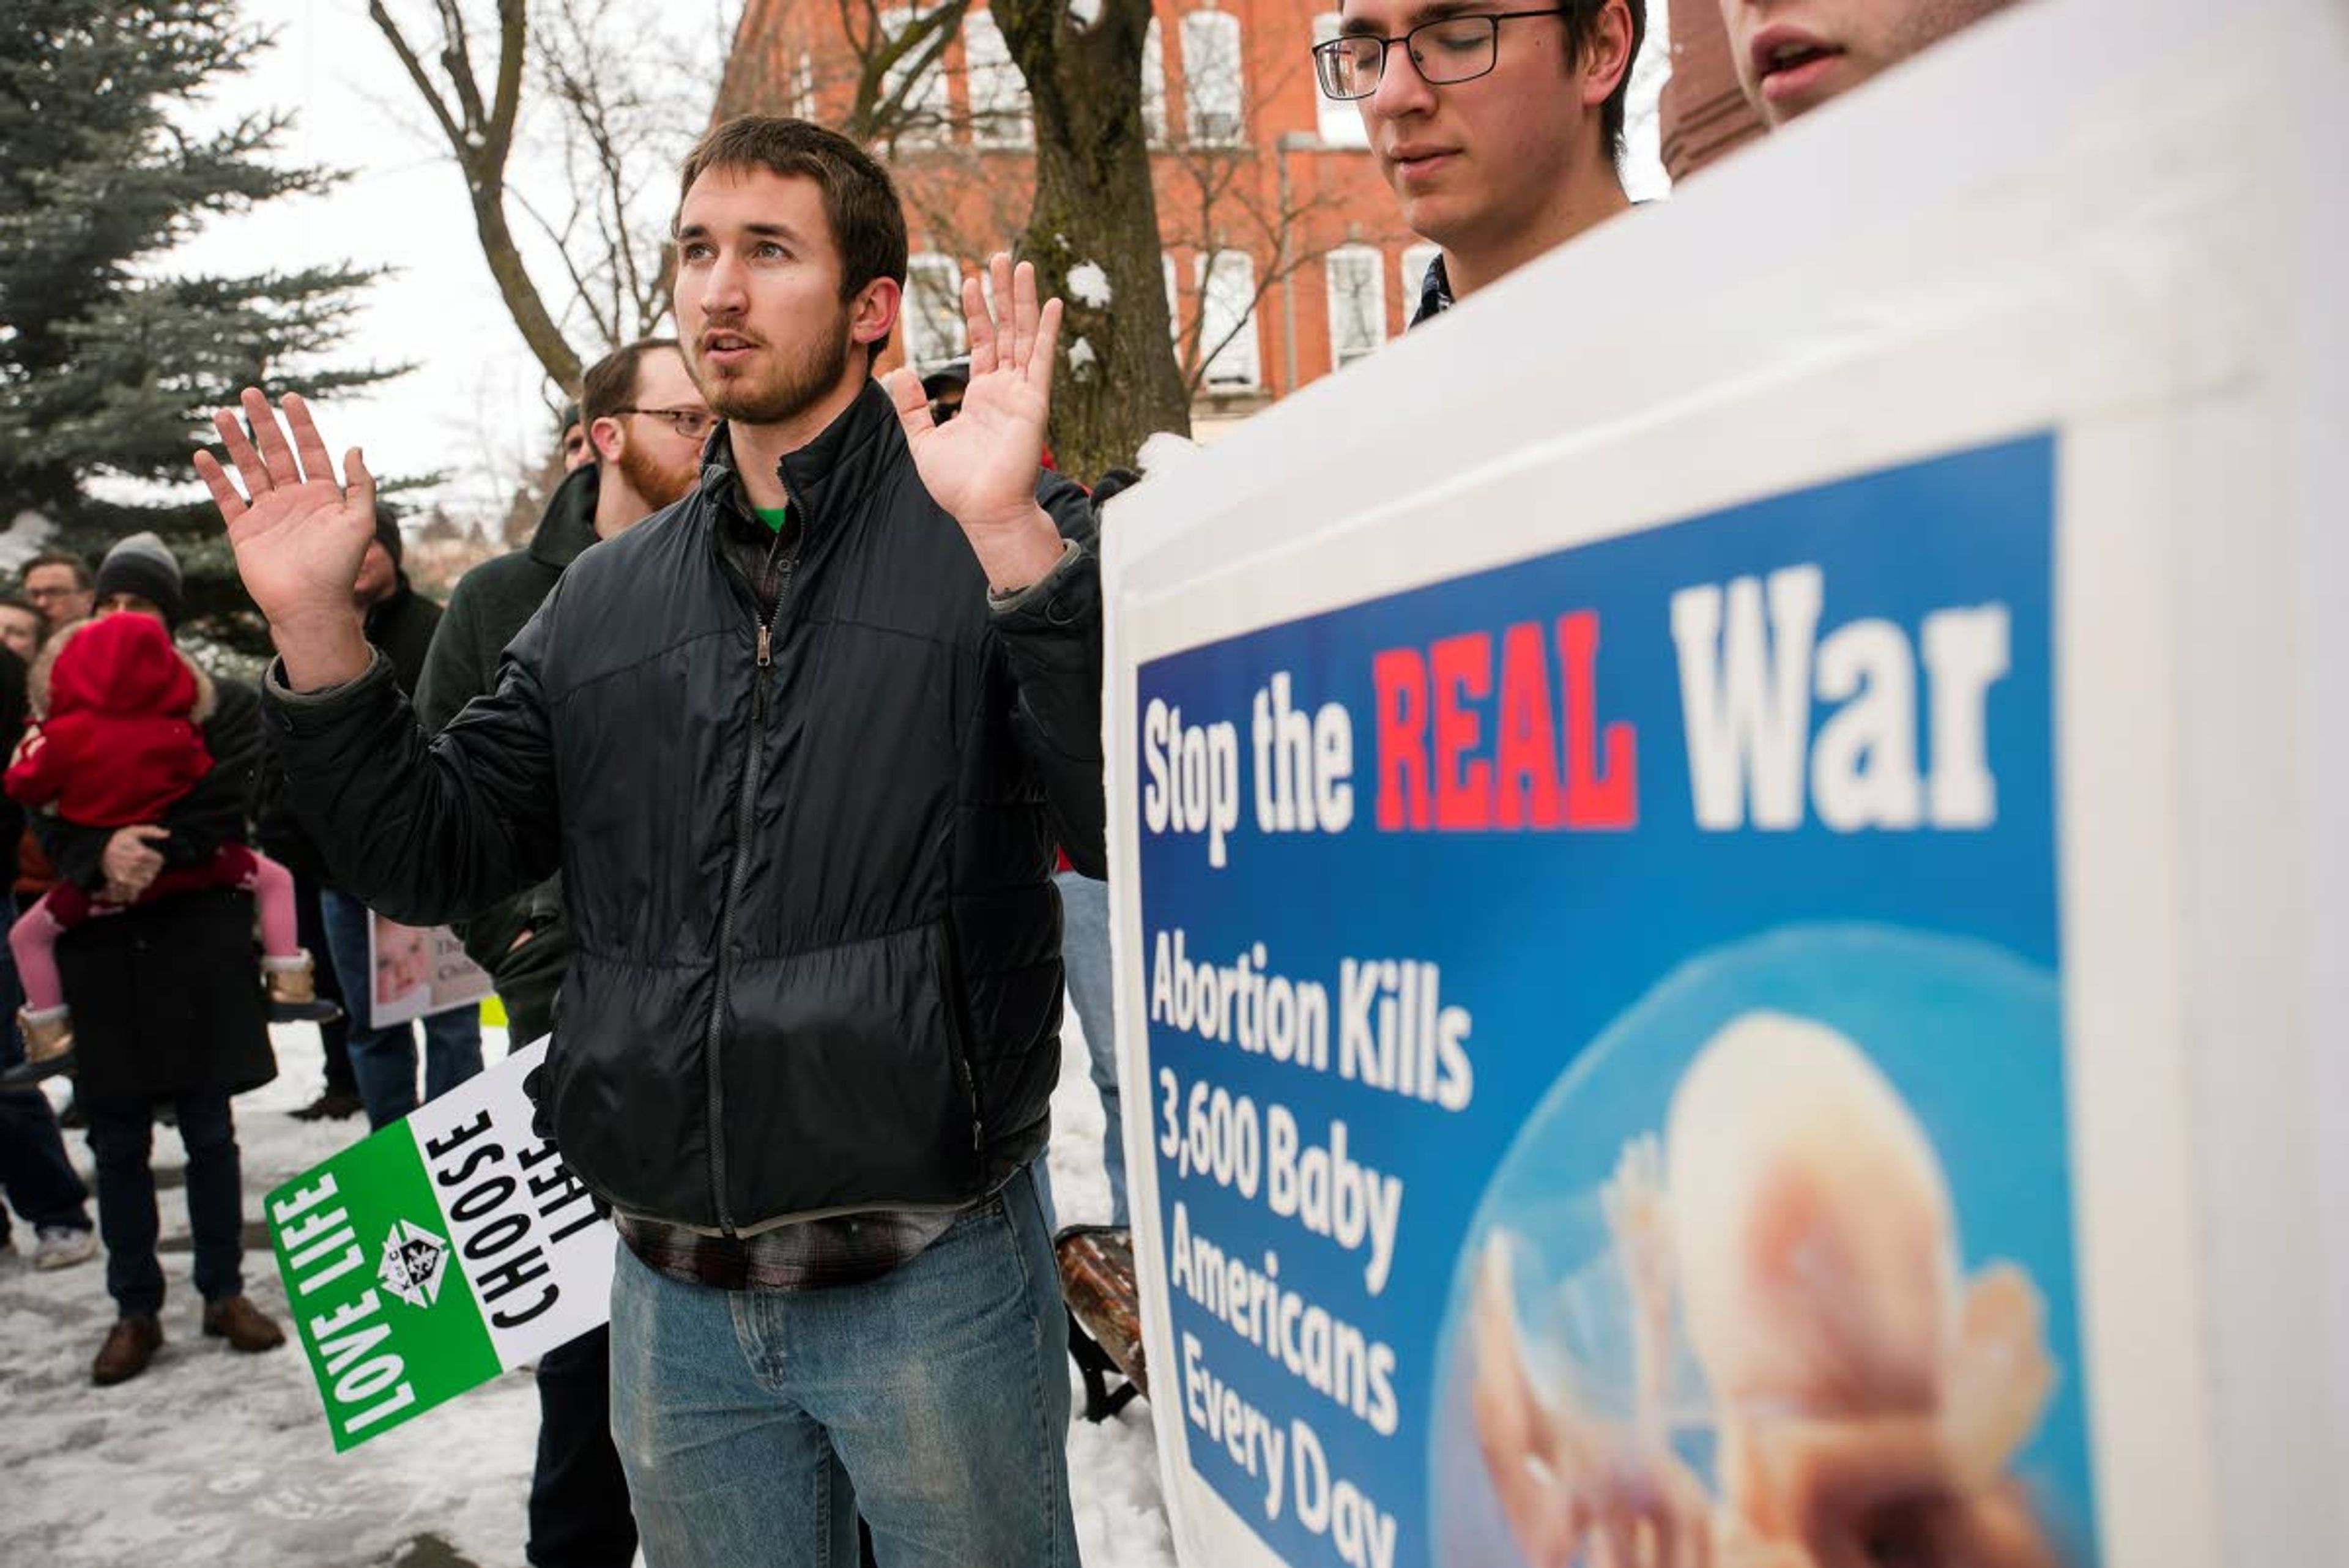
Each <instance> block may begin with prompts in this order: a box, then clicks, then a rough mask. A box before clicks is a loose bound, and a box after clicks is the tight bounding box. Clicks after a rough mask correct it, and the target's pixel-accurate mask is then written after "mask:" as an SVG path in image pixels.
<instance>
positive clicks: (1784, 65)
mask: <svg viewBox="0 0 2349 1568" xmlns="http://www.w3.org/2000/svg"><path fill="white" fill-rule="evenodd" d="M1843 53H1844V52H1843V50H1841V49H1840V48H1837V47H1836V46H1835V45H1833V44H1829V43H1825V42H1823V41H1821V40H1819V39H1817V38H1813V37H1808V36H1804V35H1802V34H1798V33H1795V32H1792V31H1791V30H1786V29H1781V28H1771V29H1769V30H1768V31H1766V32H1764V34H1763V35H1762V36H1760V37H1757V38H1755V39H1754V54H1753V59H1754V76H1755V78H1756V79H1757V80H1758V81H1759V82H1760V84H1761V88H1762V95H1763V97H1764V98H1766V99H1771V100H1773V101H1779V100H1784V99H1796V98H1801V97H1803V96H1805V95H1806V94H1808V93H1810V92H1811V91H1813V90H1814V89H1815V88H1817V87H1819V86H1820V84H1821V83H1822V82H1823V80H1824V79H1825V78H1826V76H1827V75H1828V74H1829V73H1830V72H1832V71H1833V70H1834V69H1835V62H1836V61H1837V60H1839V59H1841V58H1842V57H1843Z"/></svg>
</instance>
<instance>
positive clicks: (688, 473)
mask: <svg viewBox="0 0 2349 1568" xmlns="http://www.w3.org/2000/svg"><path fill="white" fill-rule="evenodd" d="M612 466H613V467H615V468H616V469H618V470H619V471H620V478H621V480H622V482H623V483H626V485H627V487H628V488H629V489H630V490H633V491H635V492H636V496H637V499H639V500H641V501H642V502H644V504H646V505H647V506H649V507H651V508H652V509H653V510H654V511H655V512H657V511H659V510H660V509H661V508H662V507H664V506H669V505H674V504H676V503H677V502H678V501H681V500H683V499H684V498H685V493H686V492H687V491H688V490H691V489H692V488H693V487H694V486H695V485H696V484H698V483H700V482H701V470H700V468H699V467H698V466H693V465H688V466H687V467H684V468H670V467H668V466H667V465H666V464H664V463H662V462H659V461H657V459H655V458H654V456H653V454H652V453H651V452H647V451H646V450H645V449H644V447H643V446H642V445H640V444H638V443H636V442H633V441H632V442H630V443H629V444H628V445H626V446H624V447H622V448H621V449H620V455H619V456H618V457H616V458H614V459H613V460H612Z"/></svg>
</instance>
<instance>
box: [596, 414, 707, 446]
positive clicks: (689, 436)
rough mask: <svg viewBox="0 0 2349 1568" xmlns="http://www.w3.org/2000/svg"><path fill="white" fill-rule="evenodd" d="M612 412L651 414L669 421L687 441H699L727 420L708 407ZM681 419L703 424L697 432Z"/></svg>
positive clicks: (655, 417) (674, 429)
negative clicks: (688, 428) (682, 423)
mask: <svg viewBox="0 0 2349 1568" xmlns="http://www.w3.org/2000/svg"><path fill="white" fill-rule="evenodd" d="M612 412H614V413H616V414H649V415H651V416H652V417H653V418H654V419H657V420H662V421H667V425H668V428H669V429H671V430H673V431H677V433H678V435H680V436H682V437H684V438H685V439H686V440H687V441H699V440H701V438H702V437H703V436H706V435H708V434H709V432H710V431H714V430H716V429H717V428H718V427H719V425H720V424H722V423H724V422H725V421H724V420H723V418H722V417H721V416H719V415H718V414H715V413H713V412H711V411H710V410H708V409H614V410H612ZM679 420H700V421H703V424H702V428H701V430H700V431H699V433H698V434H697V433H695V432H694V431H688V430H687V429H686V428H685V427H684V426H683V425H680V424H678V422H677V421H679Z"/></svg>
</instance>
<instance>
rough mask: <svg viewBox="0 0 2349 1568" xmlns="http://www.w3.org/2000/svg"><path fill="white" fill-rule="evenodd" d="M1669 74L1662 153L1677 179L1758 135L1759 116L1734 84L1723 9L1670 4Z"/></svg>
mask: <svg viewBox="0 0 2349 1568" xmlns="http://www.w3.org/2000/svg"><path fill="white" fill-rule="evenodd" d="M1671 15H1672V74H1671V78H1670V79H1668V80H1667V81H1666V82H1665V83H1664V90H1663V102H1662V109H1661V113H1662V138H1661V153H1662V156H1663V161H1664V168H1665V169H1666V170H1667V171H1670V172H1671V177H1672V179H1673V181H1674V182H1679V181H1682V180H1685V179H1687V178H1688V177H1689V176H1690V175H1692V174H1693V173H1695V172H1696V171H1698V170H1700V169H1702V168H1703V167H1704V166H1705V165H1706V164H1708V163H1711V162H1712V161H1714V160H1715V159H1717V158H1720V157H1721V156H1723V154H1724V153H1728V152H1732V151H1735V150H1736V149H1738V148H1740V147H1742V146H1744V144H1745V143H1746V142H1748V141H1751V140H1754V138H1755V137H1757V136H1760V135H1761V134H1762V118H1761V116H1759V115H1757V114H1755V113H1754V107H1753V105H1751V104H1749V103H1747V102H1746V101H1745V94H1744V90H1743V89H1742V88H1739V87H1738V85H1737V67H1736V65H1735V64H1734V63H1733V61H1732V60H1731V59H1730V57H1729V35H1728V33H1727V32H1726V31H1725V30H1724V29H1723V26H1722V25H1721V7H1720V6H1718V5H1714V4H1713V3H1712V0H1682V4H1680V5H1674V6H1673V7H1672V8H1671Z"/></svg>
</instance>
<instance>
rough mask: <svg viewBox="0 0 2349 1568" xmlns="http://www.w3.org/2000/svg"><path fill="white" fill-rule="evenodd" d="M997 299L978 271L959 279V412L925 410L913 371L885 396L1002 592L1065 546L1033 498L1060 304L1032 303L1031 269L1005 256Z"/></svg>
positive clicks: (921, 465)
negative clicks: (943, 419)
mask: <svg viewBox="0 0 2349 1568" xmlns="http://www.w3.org/2000/svg"><path fill="white" fill-rule="evenodd" d="M988 268H989V271H990V273H991V275H992V277H993V282H994V293H995V306H994V307H993V308H992V309H990V308H989V307H988V303H987V298H986V296H985V294H984V293H983V292H982V291H981V290H980V288H979V286H978V278H977V277H976V276H973V277H968V278H965V279H964V280H963V286H962V308H963V317H964V319H965V320H966V322H967V323H968V327H969V332H970V385H969V387H968V389H966V390H965V392H964V393H963V401H962V412H961V413H960V414H959V415H958V416H957V417H956V418H955V419H953V420H952V421H948V422H947V423H946V424H943V425H941V424H939V423H938V422H937V421H935V420H934V419H932V418H931V417H930V405H929V400H928V399H927V398H926V396H925V395H924V394H923V392H922V384H921V380H920V379H919V378H918V377H916V375H915V374H914V373H913V371H911V370H909V369H908V370H899V371H896V372H895V374H893V375H892V376H890V378H889V382H888V385H889V395H890V398H891V399H892V400H894V401H895V403H896V405H897V418H898V421H899V422H900V423H902V424H903V425H904V427H905V444H906V446H907V447H909V448H910V449H912V452H913V454H914V466H915V468H916V470H917V471H918V472H920V473H921V476H922V483H923V484H924V485H925V486H926V487H927V489H928V490H929V493H930V494H931V496H932V497H933V498H934V499H936V502H937V504H939V505H940V506H942V507H944V508H945V509H946V511H947V514H949V515H950V516H952V517H953V518H954V520H955V521H956V522H957V523H958V524H961V525H962V530H963V533H964V535H965V536H966V537H968V539H969V541H970V545H971V548H972V550H973V551H975V552H976V553H977V554H978V558H979V564H980V565H981V566H984V567H986V569H987V574H988V582H989V584H990V585H991V586H992V587H995V588H997V589H998V590H999V591H1000V590H1005V589H1009V588H1015V587H1026V586H1027V585H1028V584H1029V583H1032V582H1034V581H1035V580H1036V579H1037V578H1038V577H1040V576H1042V575H1043V574H1044V573H1045V572H1047V571H1050V569H1051V567H1052V565H1053V563H1054V562H1056V561H1057V560H1059V558H1060V554H1061V539H1060V533H1059V530H1057V529H1056V528H1054V527H1053V525H1052V521H1051V519H1050V517H1048V516H1046V515H1045V514H1044V511H1043V509H1042V508H1041V507H1040V506H1038V505H1037V504H1036V475H1037V473H1038V472H1039V470H1040V467H1041V465H1042V462H1043V457H1044V428H1045V423H1046V421H1047V419H1048V417H1049V416H1050V412H1051V407H1052V365H1053V360H1054V358H1055V357H1056V355H1057V353H1058V350H1059V346H1060V337H1061V302H1060V301H1059V300H1057V299H1052V300H1047V301H1045V302H1044V304H1043V305H1042V306H1038V305H1037V303H1036V269H1035V267H1034V266H1033V265H1030V264H1029V263H1027V262H1021V263H1020V264H1019V265H1018V266H1017V267H1014V266H1013V265H1011V258H1010V256H1009V255H1008V254H997V255H996V256H995V257H994V259H993V260H992V261H991V262H989V263H988Z"/></svg>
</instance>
